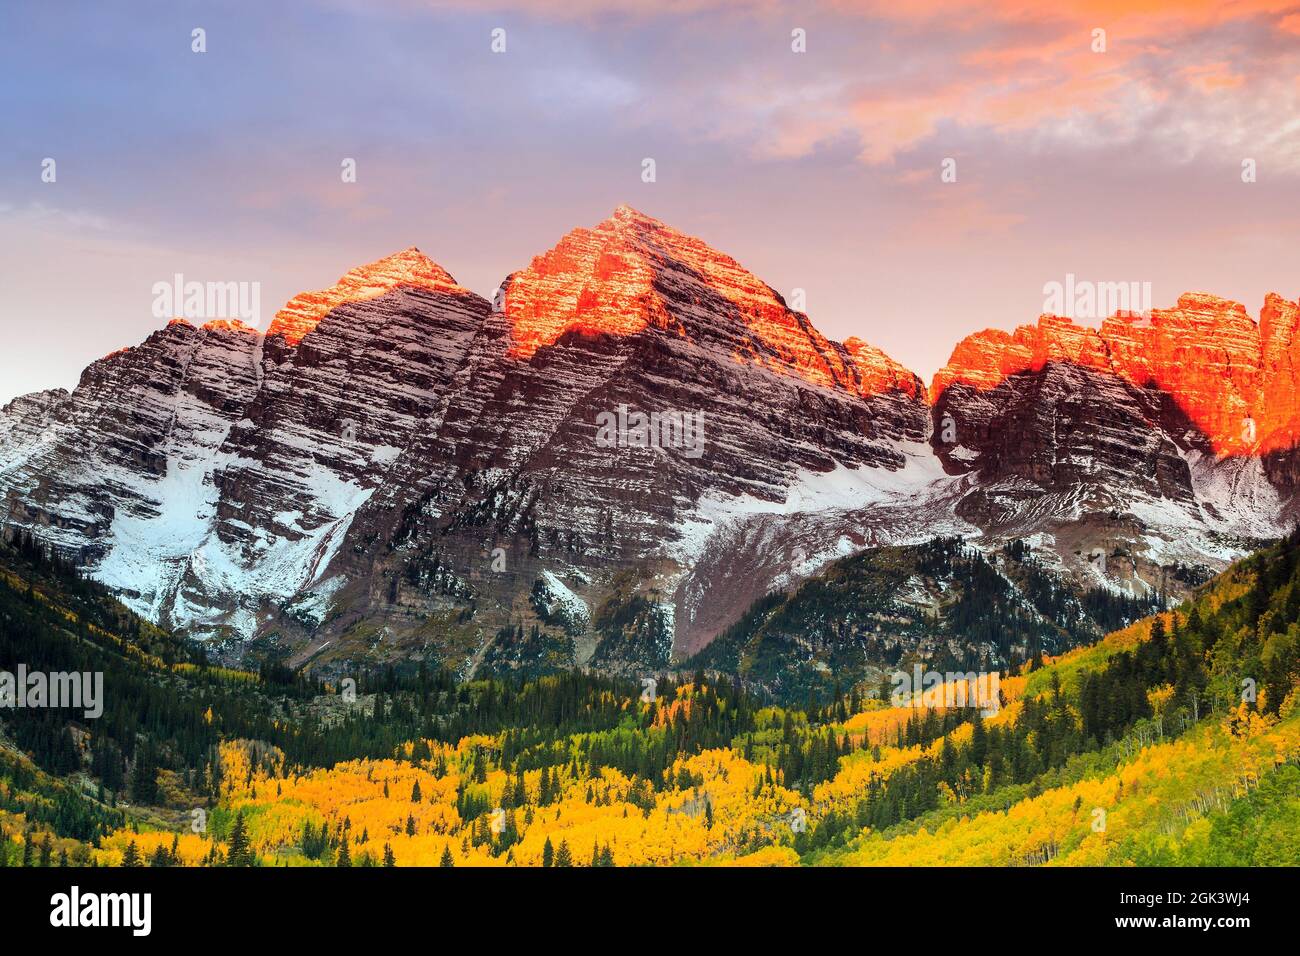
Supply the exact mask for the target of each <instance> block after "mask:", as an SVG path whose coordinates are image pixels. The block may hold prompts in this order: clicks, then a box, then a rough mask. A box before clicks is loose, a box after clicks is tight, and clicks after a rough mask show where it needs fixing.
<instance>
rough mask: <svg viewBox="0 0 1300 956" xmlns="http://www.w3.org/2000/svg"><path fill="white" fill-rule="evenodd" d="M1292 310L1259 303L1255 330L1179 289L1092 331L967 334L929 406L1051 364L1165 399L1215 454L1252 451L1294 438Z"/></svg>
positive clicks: (1227, 308) (1299, 413) (1236, 314)
mask: <svg viewBox="0 0 1300 956" xmlns="http://www.w3.org/2000/svg"><path fill="white" fill-rule="evenodd" d="M1298 326H1300V308H1298V307H1297V306H1296V304H1295V303H1291V302H1288V301H1287V300H1285V299H1282V298H1281V297H1270V298H1268V299H1267V300H1266V301H1265V304H1264V309H1263V311H1262V312H1261V321H1260V322H1259V323H1258V324H1257V323H1256V322H1255V320H1254V319H1252V318H1251V317H1250V315H1249V314H1248V313H1247V312H1246V309H1245V307H1244V306H1243V305H1241V304H1240V303H1238V302H1234V301H1232V300H1230V299H1223V298H1220V297H1218V296H1215V295H1210V294H1208V293H1204V292H1186V293H1184V294H1183V295H1181V296H1179V297H1178V304H1177V305H1176V306H1175V307H1174V308H1172V309H1152V310H1151V313H1150V316H1149V317H1145V316H1144V317H1142V318H1134V317H1133V316H1130V315H1124V314H1116V315H1114V316H1111V317H1109V318H1107V319H1105V320H1104V321H1103V322H1102V324H1101V327H1100V328H1093V327H1091V326H1087V325H1079V324H1076V323H1075V322H1073V321H1072V320H1070V319H1068V318H1062V317H1059V316H1053V315H1043V316H1040V317H1039V320H1038V323H1037V325H1022V326H1020V327H1019V328H1017V329H1016V330H1015V332H1014V333H1011V334H1008V333H1006V332H1002V331H1000V330H995V329H990V330H986V331H984V332H977V333H975V334H974V335H969V336H967V337H966V338H965V339H963V340H962V341H961V342H959V343H958V344H957V346H956V348H954V349H953V352H952V357H951V358H950V359H949V360H948V364H947V365H946V366H944V367H943V368H942V369H940V370H939V371H938V372H937V373H936V374H935V377H934V384H933V385H932V387H931V390H930V391H931V395H932V397H933V398H934V399H935V400H936V401H937V400H938V398H939V396H940V395H942V394H943V392H944V390H945V389H947V388H948V387H949V386H951V385H953V384H957V383H961V384H964V385H967V386H970V387H972V388H975V389H978V390H980V391H984V390H987V389H991V388H996V387H997V386H998V385H1000V384H1001V383H1002V382H1003V381H1004V380H1005V379H1006V378H1008V377H1009V376H1012V375H1017V374H1020V373H1023V372H1037V371H1039V370H1041V369H1042V368H1043V367H1044V366H1046V365H1047V364H1049V363H1052V362H1058V363H1068V364H1071V365H1077V366H1080V367H1083V368H1088V369H1092V370H1094V371H1097V372H1100V373H1103V374H1107V375H1113V376H1115V377H1117V378H1120V379H1122V380H1124V381H1126V382H1128V383H1129V384H1130V385H1133V386H1136V387H1138V388H1149V387H1155V388H1158V389H1160V390H1162V391H1164V392H1166V393H1168V394H1169V395H1170V396H1171V397H1172V398H1173V400H1174V402H1175V403H1176V404H1177V405H1178V407H1179V408H1180V409H1181V410H1182V412H1183V413H1184V414H1185V415H1186V416H1187V417H1188V419H1190V421H1191V422H1192V423H1193V424H1195V425H1196V427H1197V428H1198V429H1199V430H1200V431H1201V433H1202V434H1203V435H1205V436H1206V437H1207V438H1208V439H1209V440H1210V443H1211V444H1212V446H1213V447H1214V450H1215V451H1216V452H1217V453H1218V454H1220V455H1242V454H1262V453H1264V452H1268V451H1273V450H1277V449H1283V448H1289V447H1291V446H1292V445H1293V444H1294V443H1295V442H1296V440H1297V439H1298V438H1300V402H1298V401H1297V399H1296V398H1295V384H1296V383H1295V379H1294V375H1293V373H1292V372H1291V371H1290V370H1291V369H1293V368H1295V367H1296V364H1297V359H1300V340H1298V339H1297V336H1296V330H1297V327H1298Z"/></svg>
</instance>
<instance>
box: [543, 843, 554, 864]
mask: <svg viewBox="0 0 1300 956" xmlns="http://www.w3.org/2000/svg"><path fill="white" fill-rule="evenodd" d="M554 863H555V847H553V846H551V838H550V837H549V836H548V837H547V838H546V843H545V844H543V845H542V867H543V869H549V868H550V867H551V866H552V865H554Z"/></svg>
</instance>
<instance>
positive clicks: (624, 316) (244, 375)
mask: <svg viewBox="0 0 1300 956" xmlns="http://www.w3.org/2000/svg"><path fill="white" fill-rule="evenodd" d="M1298 327H1300V306H1298V305H1297V303H1296V302H1293V301H1288V300H1286V299H1284V298H1282V297H1280V296H1277V295H1269V296H1268V297H1267V298H1266V300H1265V303H1264V307H1263V309H1262V311H1261V313H1260V317H1259V320H1258V322H1256V321H1255V320H1254V319H1252V318H1251V316H1250V315H1249V314H1248V313H1247V312H1246V310H1245V308H1244V307H1243V306H1241V305H1239V304H1237V303H1234V302H1230V301H1227V300H1224V299H1219V298H1216V297H1214V296H1211V295H1206V294H1201V293H1189V294H1185V295H1183V296H1181V297H1180V298H1179V300H1178V302H1177V305H1176V306H1175V307H1174V308H1171V309H1153V310H1151V311H1150V312H1149V313H1147V314H1143V315H1131V314H1117V315H1115V316H1112V317H1110V318H1108V319H1106V320H1105V321H1104V322H1103V323H1102V324H1101V327H1100V328H1090V327H1086V326H1081V325H1078V324H1075V323H1074V322H1072V321H1071V320H1069V319H1066V318H1061V317H1058V316H1052V315H1043V316H1041V317H1039V319H1038V321H1037V323H1036V324H1034V325H1028V326H1022V327H1020V328H1018V329H1017V330H1016V331H1015V332H1014V333H1011V334H1008V333H1005V332H1001V331H985V332H978V333H976V334H974V335H971V336H969V337H968V338H966V339H964V340H963V341H961V342H960V343H958V344H957V345H956V347H955V348H954V350H953V352H952V357H951V359H950V360H949V363H948V364H947V365H946V366H945V367H944V368H943V369H941V370H940V371H939V372H938V374H937V375H936V376H935V377H934V380H933V382H932V383H931V384H930V385H929V386H928V387H927V385H926V384H925V383H923V382H922V381H921V379H920V378H919V377H918V376H917V375H915V374H913V373H912V372H910V371H908V370H907V369H905V368H904V367H902V366H901V365H900V364H899V363H897V362H895V361H894V360H892V359H891V358H890V357H889V356H887V355H885V354H884V353H883V352H882V351H880V350H879V349H877V348H875V347H873V346H871V345H869V344H867V343H866V342H863V341H861V340H859V339H856V338H850V339H848V340H847V341H845V342H843V343H839V342H834V341H831V340H829V339H828V338H826V337H825V336H824V335H822V334H821V333H820V332H818V331H817V329H816V328H815V327H814V326H813V325H812V323H811V322H810V320H809V318H808V316H807V315H805V314H803V313H802V312H799V311H795V310H794V309H792V308H791V307H790V306H789V304H788V303H787V302H786V300H785V299H784V298H783V297H782V296H781V295H780V294H779V293H777V292H776V291H774V290H773V289H772V288H770V287H769V286H768V285H766V284H765V283H763V282H762V281H761V280H760V279H758V278H757V277H755V276H753V275H752V274H750V273H749V272H747V271H746V270H745V269H744V268H743V267H742V266H740V264H739V263H737V262H736V261H735V260H734V259H732V258H730V257H729V256H727V255H725V254H723V253H721V252H718V251H717V250H714V249H712V248H711V247H709V246H708V245H707V244H705V243H704V242H702V241H700V240H699V239H696V238H694V237H692V236H689V235H686V234H684V233H681V232H679V231H677V230H675V229H673V228H671V227H670V226H668V225H666V224H664V223H662V222H659V221H657V220H655V219H653V218H651V217H649V216H646V215H644V214H642V213H640V212H637V211H636V210H633V209H631V208H629V207H626V206H622V207H620V208H619V209H617V210H616V211H615V212H614V214H613V215H612V216H611V217H610V218H609V219H607V220H605V221H604V222H602V223H600V224H599V225H597V226H596V227H595V228H593V229H576V230H574V231H573V232H570V233H569V234H568V235H566V236H564V237H563V238H562V239H561V240H560V241H559V243H558V244H557V245H556V246H555V247H554V248H552V249H551V250H549V251H548V252H546V253H544V254H542V255H540V256H537V257H536V258H534V259H533V260H532V262H531V263H529V264H528V266H527V267H526V268H524V269H522V270H520V271H517V272H514V273H512V274H510V275H509V276H508V277H507V278H506V279H505V280H504V281H503V282H502V283H501V285H500V287H499V289H498V290H497V292H496V294H495V296H494V297H493V300H492V301H488V300H487V299H484V298H482V297H481V296H478V295H476V294H475V293H473V292H471V291H469V290H468V289H465V288H463V287H462V286H460V285H459V284H458V283H457V282H456V281H455V279H453V278H452V276H451V275H450V274H449V273H448V272H447V271H445V270H444V269H443V268H442V267H441V266H439V265H437V264H436V263H434V262H432V261H431V260H430V259H429V258H428V257H426V256H425V255H424V254H422V253H421V252H420V251H419V250H418V249H415V248H410V249H406V250H405V251H402V252H399V253H396V254H394V255H391V256H388V257H387V258H384V259H380V260H378V261H376V262H373V263H370V264H369V265H365V266H361V267H359V268H356V269H354V270H352V271H351V272H349V273H347V274H346V275H345V276H343V278H342V279H340V280H339V281H338V283H336V284H335V285H334V286H332V287H330V288H328V289H324V290H321V291H317V292H307V293H303V294H301V295H299V296H296V297H295V298H294V299H292V300H291V301H290V302H288V303H287V304H286V305H285V306H284V308H283V309H281V310H280V311H279V312H278V313H277V314H276V316H275V318H274V320H273V321H272V322H271V324H270V326H269V327H268V328H267V330H266V331H265V332H264V333H263V332H260V331H258V330H256V329H253V328H250V327H248V326H245V325H243V324H241V323H239V322H237V321H233V320H218V321H211V322H207V323H206V324H203V325H201V326H196V325H194V324H192V323H191V322H189V321H187V320H185V319H174V320H172V321H171V322H169V323H168V324H167V325H166V327H164V328H162V329H159V330H158V331H156V332H154V333H153V334H151V335H150V336H149V337H148V338H147V339H146V340H145V341H144V342H143V343H141V344H140V345H137V346H134V347H131V348H124V349H122V350H120V351H118V352H114V353H113V354H111V355H109V356H106V357H105V358H103V359H101V360H99V361H97V362H95V363H93V364H91V365H90V366H89V367H88V368H86V369H85V371H84V372H83V374H82V376H81V380H80V382H79V383H78V385H77V387H76V388H75V389H73V390H72V391H71V392H68V391H66V390H62V389H54V390H50V391H45V392H39V393H35V394H31V395H25V396H22V397H19V398H17V399H14V400H13V401H12V402H10V403H9V404H8V405H7V406H5V407H4V409H3V410H2V411H0V522H3V524H4V526H5V527H7V528H10V529H22V530H25V531H28V532H30V533H32V534H33V535H35V536H36V538H38V539H39V540H41V541H43V542H45V543H47V544H48V545H50V546H52V547H53V548H54V549H55V550H56V551H57V552H58V553H59V554H60V555H61V556H62V557H64V558H68V559H71V560H73V561H75V562H76V563H77V564H78V565H79V566H81V567H83V568H84V569H85V570H86V571H87V572H88V573H89V574H90V575H92V576H93V577H95V578H97V579H98V580H100V581H102V582H103V583H105V584H107V585H109V586H110V587H111V588H113V589H114V590H115V591H116V592H117V593H118V594H119V596H120V597H121V599H122V600H123V601H124V603H126V604H127V606H128V607H130V608H131V609H132V610H134V611H135V612H137V613H139V614H141V615H142V616H144V617H146V618H148V619H150V620H151V621H154V622H156V623H158V624H160V625H162V626H164V627H166V628H169V629H174V630H177V631H179V632H181V633H183V634H188V635H190V636H194V637H199V638H204V639H206V640H207V641H208V642H209V646H210V647H212V648H213V649H214V650H215V651H216V652H217V653H218V655H220V656H224V657H227V658H230V659H238V658H240V657H241V656H243V655H244V654H246V653H247V652H248V651H249V650H250V649H257V648H260V649H268V648H269V649H274V650H275V652H276V653H278V654H284V655H287V657H288V659H289V661H290V662H291V663H293V664H303V663H310V664H312V665H313V666H331V665H339V664H341V663H342V662H346V661H350V660H354V659H356V658H359V657H364V658H365V659H367V660H370V661H376V660H377V661H397V660H404V659H407V658H411V657H421V658H426V657H432V658H436V659H438V660H440V661H442V662H446V663H449V664H450V665H451V666H453V667H454V668H457V669H459V670H460V671H461V672H462V673H473V672H474V671H475V670H477V669H478V668H479V667H480V666H483V665H484V664H489V665H491V666H492V667H493V668H497V667H521V666H523V667H535V666H537V665H538V662H543V663H545V664H546V665H547V666H555V667H568V666H573V665H581V664H590V665H593V666H598V667H606V668H609V669H612V670H620V669H622V670H627V669H632V670H641V671H644V670H645V669H646V668H652V669H653V668H665V667H668V666H669V665H670V664H672V663H673V662H675V661H682V660H685V659H688V658H690V657H692V656H695V655H699V654H701V653H702V652H704V651H705V650H706V649H707V648H709V647H710V645H711V644H712V643H713V641H714V639H715V638H717V637H718V636H719V635H720V634H723V633H724V632H727V631H728V629H733V635H732V636H733V638H734V625H736V624H737V622H738V621H740V620H741V619H742V617H744V616H745V614H746V612H747V611H749V610H750V609H751V608H752V607H753V606H754V604H755V602H756V601H758V602H761V601H763V600H764V599H765V598H766V596H768V595H770V594H772V593H773V592H784V591H791V590H793V589H794V588H796V586H797V585H798V584H799V582H800V581H803V580H805V579H808V578H810V577H817V576H819V575H824V574H826V573H829V572H828V571H827V569H828V568H834V567H842V565H839V564H838V562H841V561H842V560H844V559H849V558H850V557H851V556H853V555H856V554H859V553H860V552H863V551H864V550H868V549H874V548H879V547H884V546H904V545H915V544H919V543H920V542H923V541H926V540H930V539H932V538H935V537H936V536H945V537H948V538H960V539H963V540H964V541H965V542H966V543H967V544H969V545H970V546H972V547H973V548H975V549H976V550H977V551H979V552H981V553H983V554H985V555H987V556H988V557H989V559H990V562H991V566H992V567H993V568H994V569H995V570H994V571H993V572H992V573H1000V572H998V571H997V570H996V568H997V567H998V560H999V558H998V556H999V555H1000V554H1003V553H1004V551H1005V548H1006V547H1007V546H1008V545H1009V543H1011V542H1022V543H1023V544H1024V546H1026V547H1030V548H1032V549H1033V553H1034V555H1035V561H1036V563H1037V564H1041V566H1042V567H1043V568H1045V569H1047V570H1048V571H1050V572H1051V573H1052V574H1054V575H1056V576H1057V577H1058V578H1059V579H1060V580H1061V581H1064V582H1069V583H1070V584H1071V586H1073V587H1074V588H1075V589H1076V590H1077V591H1078V592H1079V593H1084V592H1087V591H1090V590H1096V589H1102V590H1105V591H1109V592H1112V593H1114V594H1116V595H1127V596H1130V597H1134V598H1146V597H1150V596H1152V595H1164V596H1169V597H1181V596H1184V595H1185V594H1186V593H1187V592H1188V590H1189V589H1190V588H1191V587H1192V586H1194V585H1196V584H1198V583H1200V582H1201V581H1203V580H1205V579H1206V578H1207V577H1208V576H1209V575H1210V574H1211V573H1214V572H1216V571H1219V570H1221V569H1223V568H1224V567H1226V566H1227V564H1228V563H1229V562H1231V561H1232V560H1233V559H1235V558H1237V557H1239V556H1240V555H1242V554H1244V553H1245V552H1247V551H1248V550H1250V549H1251V548H1252V547H1254V546H1256V545H1257V544H1258V542H1259V541H1261V540H1263V539H1268V538H1273V537H1277V536H1279V535H1281V534H1282V533H1284V531H1285V530H1287V528H1288V527H1289V526H1290V525H1292V524H1293V523H1294V520H1295V516H1296V513H1297V489H1298V488H1300V454H1298V453H1297V439H1298V438H1300V402H1298V400H1297V397H1296V396H1297V387H1296V386H1297V384H1298V383H1297V378H1300V335H1298V334H1297V329H1298ZM642 416H644V418H643V417H642ZM651 416H653V418H652V417H651ZM611 420H617V421H618V423H619V427H618V429H617V431H616V433H614V435H613V440H609V438H610V435H609V434H607V433H604V432H602V422H609V421H611ZM683 421H688V422H689V421H694V422H696V423H697V424H698V429H699V435H698V436H697V437H698V438H702V443H701V444H698V445H697V446H695V447H694V448H691V447H686V446H685V445H684V444H683V442H682V441H681V439H683V438H684V437H685V436H684V433H683V430H682V428H681V425H682V423H683ZM637 423H649V424H648V426H647V425H644V424H643V426H642V427H638V425H637ZM1017 546H1019V545H1017ZM981 573H982V572H981ZM915 578H916V576H915V574H914V573H913V572H908V574H907V575H904V577H903V578H902V579H900V581H899V588H900V590H901V591H906V590H908V589H909V587H911V588H912V589H913V590H915V589H916V588H915V585H916V580H915ZM1008 580H1010V578H1008ZM931 583H933V582H931ZM933 599H934V595H933V594H931V595H930V598H927V600H933ZM1028 613H1031V614H1039V613H1043V612H1042V611H1041V609H1033V608H1031V609H1029V611H1028ZM879 623H880V622H877V627H878V626H879ZM914 623H915V622H913V624H914ZM1057 623H1061V622H1059V621H1058V622H1057ZM885 626H886V627H887V626H888V622H887V621H886V622H885ZM1067 629H1068V628H1067ZM826 639H827V640H831V641H833V636H830V635H828V636H827V638H826ZM1019 650H1020V651H1024V650H1026V648H1025V647H1020V648H1019Z"/></svg>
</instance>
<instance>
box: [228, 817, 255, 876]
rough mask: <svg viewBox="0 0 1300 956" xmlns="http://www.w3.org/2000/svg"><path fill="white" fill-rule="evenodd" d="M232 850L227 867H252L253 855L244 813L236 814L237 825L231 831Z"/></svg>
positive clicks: (229, 852)
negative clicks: (249, 844)
mask: <svg viewBox="0 0 1300 956" xmlns="http://www.w3.org/2000/svg"><path fill="white" fill-rule="evenodd" d="M229 843H230V850H229V851H228V852H227V854H226V866H252V865H253V853H252V851H251V850H250V849H249V846H248V831H247V829H246V828H245V826H244V811H243V810H240V811H239V812H238V813H236V814H235V825H234V826H233V827H231V830H230V840H229Z"/></svg>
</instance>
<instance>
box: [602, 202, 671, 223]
mask: <svg viewBox="0 0 1300 956" xmlns="http://www.w3.org/2000/svg"><path fill="white" fill-rule="evenodd" d="M607 226H608V227H612V228H618V229H626V228H628V227H629V226H630V227H633V228H647V227H648V228H667V227H666V225H665V224H664V223H663V222H661V221H660V220H658V219H656V218H654V217H653V216H647V215H646V214H645V213H643V212H641V210H639V209H633V208H632V207H631V206H629V205H628V204H627V203H620V204H619V206H618V208H616V209H615V210H614V212H613V214H612V215H611V216H610V217H609V218H608V219H606V220H605V221H604V222H602V223H601V224H600V225H599V226H597V227H596V228H597V229H601V228H604V227H607Z"/></svg>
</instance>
